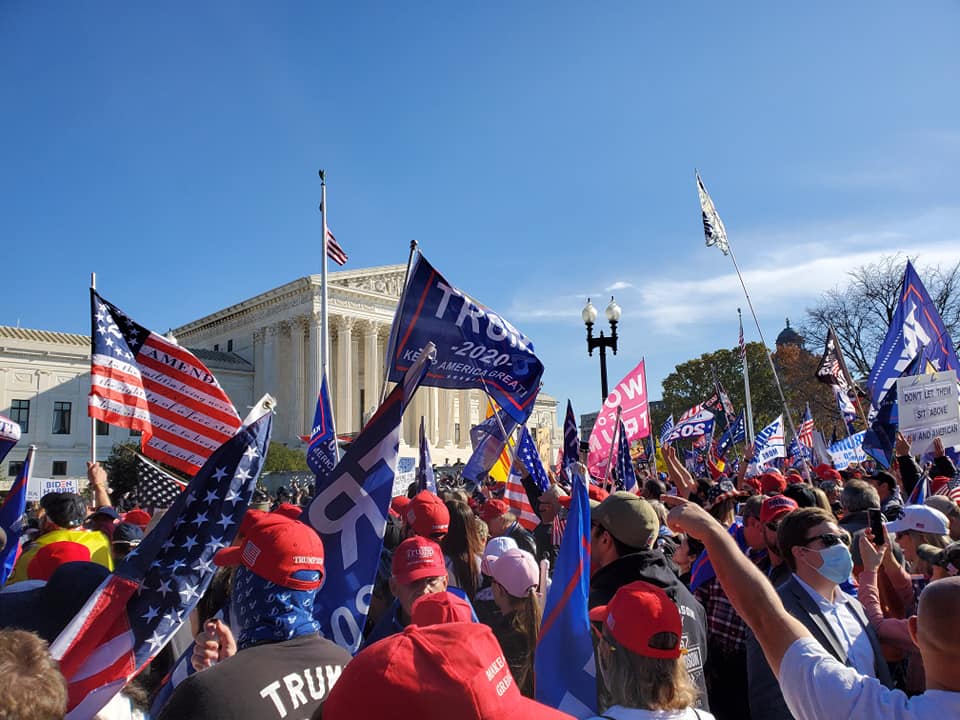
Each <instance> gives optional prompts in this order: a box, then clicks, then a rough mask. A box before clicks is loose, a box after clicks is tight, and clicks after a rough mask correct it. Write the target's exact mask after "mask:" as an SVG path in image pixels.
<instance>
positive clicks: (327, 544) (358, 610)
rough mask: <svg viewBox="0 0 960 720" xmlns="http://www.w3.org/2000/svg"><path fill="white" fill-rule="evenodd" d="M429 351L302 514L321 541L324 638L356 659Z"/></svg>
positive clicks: (319, 604) (319, 609)
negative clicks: (408, 421)
mask: <svg viewBox="0 0 960 720" xmlns="http://www.w3.org/2000/svg"><path fill="white" fill-rule="evenodd" d="M433 357H434V353H433V346H432V344H430V343H428V344H427V345H426V346H425V347H424V352H422V353H421V354H420V357H419V358H418V359H417V361H416V362H414V363H413V365H412V366H411V367H410V369H409V370H408V371H407V374H406V375H405V376H404V377H403V382H401V383H400V384H398V385H397V386H396V387H395V388H394V389H393V390H392V391H391V393H390V394H389V395H388V396H387V399H386V400H385V401H384V402H383V404H382V405H381V406H380V407H379V408H378V409H377V412H376V413H375V414H374V416H373V417H372V418H370V420H369V422H367V424H366V425H365V426H364V428H363V430H362V431H361V432H360V434H359V435H358V436H357V438H356V439H355V440H354V441H353V442H352V443H350V447H348V448H347V451H346V452H345V453H344V455H343V458H342V459H341V460H340V462H339V463H338V464H337V467H336V469H335V470H334V471H333V474H332V475H331V476H330V479H329V480H328V482H327V483H326V485H325V486H324V487H323V488H318V490H319V491H318V492H317V496H316V497H315V498H314V499H313V501H312V502H311V503H310V506H309V507H308V508H307V510H306V511H305V512H304V520H305V521H306V522H308V523H309V524H310V525H311V526H312V527H313V529H314V530H316V531H317V532H318V533H319V534H320V537H321V538H322V539H323V547H324V562H325V565H326V572H325V573H324V575H325V580H324V584H323V586H322V587H321V588H320V590H319V592H318V593H317V597H316V600H315V601H314V613H313V616H314V618H315V619H316V620H317V622H318V623H320V628H321V632H322V634H323V636H324V637H328V638H330V639H331V640H333V641H334V642H336V643H337V644H338V645H340V646H341V647H343V648H346V649H347V650H349V651H350V652H356V650H357V647H358V646H359V645H360V640H361V633H362V631H363V625H364V620H365V618H366V616H367V610H368V609H369V607H370V599H371V596H372V594H373V583H374V580H375V579H376V576H377V565H378V564H379V561H380V551H381V548H382V547H383V533H384V530H385V529H386V526H387V513H388V511H389V507H390V498H391V494H392V491H393V479H394V476H395V474H396V470H397V454H398V451H399V447H400V420H401V418H402V417H403V411H404V408H406V406H407V405H408V404H409V402H410V400H411V399H412V398H413V394H414V393H415V392H416V390H417V388H418V387H419V386H420V381H421V380H422V379H423V376H424V374H425V373H426V372H427V369H428V367H429V366H430V363H431V362H432V361H433Z"/></svg>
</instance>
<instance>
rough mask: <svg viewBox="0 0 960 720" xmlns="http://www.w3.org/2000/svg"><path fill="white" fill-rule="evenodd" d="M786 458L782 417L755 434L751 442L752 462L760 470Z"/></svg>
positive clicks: (779, 416)
mask: <svg viewBox="0 0 960 720" xmlns="http://www.w3.org/2000/svg"><path fill="white" fill-rule="evenodd" d="M786 456H787V446H786V443H785V442H784V436H783V415H777V419H776V420H774V421H773V422H772V423H770V424H769V425H767V426H766V427H765V428H764V429H763V430H761V431H760V432H758V433H757V437H756V438H755V439H754V441H753V462H755V463H756V464H757V467H758V468H762V467H763V466H764V465H767V464H768V463H770V462H773V461H774V460H775V459H777V458H782V457H786Z"/></svg>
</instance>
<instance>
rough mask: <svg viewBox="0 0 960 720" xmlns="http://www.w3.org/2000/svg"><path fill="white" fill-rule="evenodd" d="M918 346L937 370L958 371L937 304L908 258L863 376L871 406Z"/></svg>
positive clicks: (900, 371)
mask: <svg viewBox="0 0 960 720" xmlns="http://www.w3.org/2000/svg"><path fill="white" fill-rule="evenodd" d="M921 349H922V350H923V351H924V354H925V356H926V358H927V360H928V361H929V362H930V363H931V364H932V365H933V366H934V367H935V368H936V369H937V370H958V371H960V362H958V361H957V352H956V349H955V348H954V345H953V341H952V340H951V339H950V335H949V334H948V333H947V329H946V327H944V325H943V319H942V318H941V317H940V313H939V312H938V311H937V306H936V304H935V303H934V302H933V300H932V299H931V297H930V294H929V293H928V292H927V289H926V288H925V287H924V286H923V283H922V282H921V281H920V276H919V275H917V271H916V270H914V268H913V264H912V263H911V262H910V261H909V260H908V261H907V267H906V269H905V270H904V273H903V285H902V286H901V288H900V299H899V302H898V303H897V309H896V311H895V312H894V314H893V320H891V321H890V328H889V329H888V330H887V335H886V337H885V338H884V339H883V343H882V344H881V346H880V350H879V352H878V353H877V359H876V362H874V364H873V369H872V370H870V377H869V378H868V379H867V385H868V387H869V388H870V400H871V402H872V403H873V406H874V407H875V408H879V407H880V401H881V400H882V399H883V396H884V394H885V393H886V392H887V391H889V390H890V388H891V387H893V384H894V383H895V382H896V381H897V378H898V377H900V375H901V374H902V373H904V372H905V371H906V369H907V367H908V366H909V365H910V362H911V361H912V360H913V359H914V358H915V357H916V356H917V355H918V354H920V351H921Z"/></svg>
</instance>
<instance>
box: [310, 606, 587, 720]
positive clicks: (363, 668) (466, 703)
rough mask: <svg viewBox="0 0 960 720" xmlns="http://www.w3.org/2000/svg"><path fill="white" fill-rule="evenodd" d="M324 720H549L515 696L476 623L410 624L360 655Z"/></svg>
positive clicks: (493, 643)
mask: <svg viewBox="0 0 960 720" xmlns="http://www.w3.org/2000/svg"><path fill="white" fill-rule="evenodd" d="M323 717H324V720H355V718H378V717H389V718H397V720H403V718H416V719H417V720H451V718H456V719H457V720H508V719H509V720H513V719H514V718H518V717H519V718H524V720H554V719H555V718H565V719H567V720H569V718H572V717H573V716H572V715H567V714H566V713H562V712H560V711H559V710H554V709H553V708H551V707H547V706H546V705H541V704H540V703H538V702H536V701H535V700H531V699H529V698H526V697H524V696H523V695H521V694H520V689H519V688H518V687H517V683H516V681H515V680H514V679H513V675H512V674H511V673H510V666H509V665H508V664H507V661H506V659H505V658H504V656H503V650H501V649H500V643H498V642H497V639H496V637H494V635H493V631H492V630H490V628H489V627H487V626H486V625H482V624H479V623H447V624H445V625H431V626H429V627H420V626H417V625H408V626H407V627H406V628H404V630H403V632H400V633H396V634H394V635H391V636H389V637H387V638H384V639H383V640H381V641H380V642H375V643H373V644H372V645H370V646H369V647H367V648H366V649H365V650H362V651H360V652H359V653H358V654H357V655H356V656H355V657H354V658H353V660H351V661H350V662H349V663H347V664H346V666H344V668H343V674H342V675H341V676H340V679H339V680H337V683H336V685H334V686H333V688H332V689H331V690H330V694H329V695H328V696H327V699H326V702H325V703H324V706H323Z"/></svg>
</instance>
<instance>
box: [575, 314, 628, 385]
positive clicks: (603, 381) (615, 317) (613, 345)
mask: <svg viewBox="0 0 960 720" xmlns="http://www.w3.org/2000/svg"><path fill="white" fill-rule="evenodd" d="M604 314H605V315H606V316H607V321H608V322H609V323H610V337H606V336H605V335H604V334H603V330H601V331H600V336H599V337H594V336H593V324H594V323H595V322H596V321H597V309H596V308H595V307H594V306H593V303H592V302H590V298H587V304H586V305H585V306H584V308H583V311H582V312H581V313H580V317H581V318H583V324H584V325H586V326H587V354H588V355H590V356H591V357H593V350H594V348H600V391H601V392H602V393H603V397H602V398H601V400H600V402H601V403H602V402H604V401H605V400H606V399H607V396H608V395H609V394H610V391H609V388H608V387H607V348H610V349H611V350H613V354H614V355H616V354H617V340H618V339H619V338H618V337H617V323H619V322H620V314H621V313H620V306H619V305H617V303H616V301H615V300H614V299H613V296H612V295H611V296H610V304H609V305H607V309H606V311H605V312H604Z"/></svg>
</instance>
